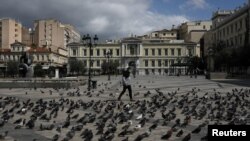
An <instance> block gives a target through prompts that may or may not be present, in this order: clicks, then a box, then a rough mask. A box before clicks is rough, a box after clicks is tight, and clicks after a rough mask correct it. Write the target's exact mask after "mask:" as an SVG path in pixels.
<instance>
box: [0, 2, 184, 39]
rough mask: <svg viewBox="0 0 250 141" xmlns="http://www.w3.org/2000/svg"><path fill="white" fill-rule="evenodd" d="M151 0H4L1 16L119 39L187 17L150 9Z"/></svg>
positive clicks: (0, 6)
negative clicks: (50, 22) (66, 25)
mask: <svg viewBox="0 0 250 141" xmlns="http://www.w3.org/2000/svg"><path fill="white" fill-rule="evenodd" d="M151 2H152V0H22V2H20V0H6V1H1V5H0V17H11V18H15V19H17V20H20V21H21V22H22V23H23V24H24V25H28V26H31V25H32V24H33V20H37V19H47V18H55V19H57V20H59V21H61V22H63V23H69V24H72V25H74V26H75V27H76V28H77V29H78V30H79V31H80V32H81V33H84V34H86V33H90V34H92V35H93V34H97V35H99V37H100V38H105V39H119V38H121V37H125V36H128V35H129V34H130V33H133V34H136V35H142V34H145V33H147V32H149V31H152V30H158V29H162V28H170V27H171V26H172V25H173V24H175V25H178V24H180V23H182V22H184V21H187V20H188V19H187V18H186V16H184V15H163V14H160V13H156V12H152V11H150V5H151Z"/></svg>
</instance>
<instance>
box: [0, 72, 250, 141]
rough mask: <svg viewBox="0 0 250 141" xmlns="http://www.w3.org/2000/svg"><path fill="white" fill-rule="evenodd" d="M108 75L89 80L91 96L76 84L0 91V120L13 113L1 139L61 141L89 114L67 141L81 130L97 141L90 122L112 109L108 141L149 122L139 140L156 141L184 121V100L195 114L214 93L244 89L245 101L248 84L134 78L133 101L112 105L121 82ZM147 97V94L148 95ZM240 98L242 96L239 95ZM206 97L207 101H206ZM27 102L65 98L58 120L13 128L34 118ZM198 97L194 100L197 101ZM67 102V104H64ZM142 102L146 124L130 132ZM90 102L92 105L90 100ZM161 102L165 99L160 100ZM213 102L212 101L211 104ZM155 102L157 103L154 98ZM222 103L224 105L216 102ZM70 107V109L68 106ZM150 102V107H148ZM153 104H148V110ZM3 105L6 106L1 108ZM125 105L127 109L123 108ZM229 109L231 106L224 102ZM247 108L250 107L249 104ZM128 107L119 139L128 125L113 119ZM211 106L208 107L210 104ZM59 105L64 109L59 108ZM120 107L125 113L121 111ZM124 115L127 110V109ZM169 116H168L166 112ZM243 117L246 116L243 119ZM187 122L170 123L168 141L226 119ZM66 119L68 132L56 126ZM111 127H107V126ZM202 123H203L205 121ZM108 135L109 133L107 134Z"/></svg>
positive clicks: (137, 132) (74, 139)
mask: <svg viewBox="0 0 250 141" xmlns="http://www.w3.org/2000/svg"><path fill="white" fill-rule="evenodd" d="M107 79H108V78H107V76H95V77H93V80H97V88H96V89H92V90H91V92H90V93H88V92H87V86H81V87H79V89H78V88H72V89H52V88H38V89H0V102H1V106H0V114H1V115H0V116H1V118H3V115H4V112H6V110H7V112H8V113H9V115H11V114H13V117H10V118H8V120H6V121H5V124H4V125H3V126H2V127H0V134H3V133H4V131H9V134H8V136H6V137H5V139H3V140H6V141H13V140H16V141H32V140H34V139H35V140H37V141H49V140H51V139H52V138H53V136H54V135H56V134H58V135H59V139H58V140H63V139H65V137H66V134H67V133H68V132H69V131H72V130H71V129H72V127H73V126H76V125H79V123H77V122H76V121H77V120H79V119H80V117H83V116H84V115H85V116H86V115H88V114H89V113H91V114H92V115H96V118H95V120H94V121H93V122H87V123H85V124H84V125H83V129H81V131H75V132H74V136H73V137H72V138H71V141H78V140H79V141H80V140H84V139H82V138H81V136H80V134H81V133H82V131H84V130H85V129H90V130H92V131H93V138H92V140H93V141H97V140H99V139H100V138H101V135H96V132H97V131H96V126H95V124H96V123H97V122H98V121H99V120H100V119H98V118H97V117H99V116H100V115H102V114H104V113H109V112H110V111H112V108H113V111H114V114H113V117H112V118H110V119H108V120H107V122H106V125H105V128H104V132H105V131H107V130H108V129H109V127H108V125H109V124H111V123H112V124H115V127H116V131H115V133H114V134H113V135H114V137H113V141H121V140H123V139H125V138H126V137H128V140H129V141H130V140H131V141H133V140H135V138H137V137H138V135H140V134H143V133H145V132H148V129H149V127H150V126H152V125H153V124H154V123H157V127H156V128H155V129H152V130H151V132H150V135H148V137H145V138H144V139H143V140H145V141H153V140H155V141H158V140H161V136H162V135H163V134H166V133H167V132H168V131H169V130H170V129H171V128H172V127H173V125H175V124H176V120H177V119H180V121H181V123H182V122H183V121H184V118H186V115H188V114H183V107H181V108H180V107H179V106H180V105H179V103H178V102H180V100H181V99H183V98H184V97H187V98H188V100H187V101H186V103H185V104H184V107H185V106H187V107H189V108H190V107H192V106H193V105H195V104H194V103H196V102H197V101H199V102H197V103H196V104H197V107H196V111H197V113H199V111H202V109H203V108H204V107H205V108H208V107H207V106H208V105H207V104H210V103H212V102H213V98H214V95H215V93H216V94H217V95H219V96H222V97H226V96H227V94H228V93H233V92H232V91H235V90H237V92H238V91H240V89H242V91H244V92H245V93H244V94H245V95H246V97H245V102H246V103H247V102H249V96H250V95H249V91H248V90H249V88H250V87H249V83H248V82H249V81H248V80H224V81H210V80H207V79H205V78H204V77H203V76H199V77H198V78H190V77H188V76H180V77H176V76H137V77H136V78H132V81H131V82H132V89H133V95H134V100H135V101H134V102H130V101H129V97H128V94H127V92H126V94H125V95H124V96H123V97H122V102H119V101H117V97H118V95H119V93H120V92H121V90H122V86H121V84H120V80H121V76H111V81H107ZM147 93H150V94H147ZM240 94H241V93H240ZM206 96H207V97H206ZM6 97H15V98H16V100H19V101H18V102H19V103H20V107H19V108H15V109H14V110H13V111H10V110H11V108H12V107H13V106H14V105H15V104H16V103H13V101H12V102H10V103H6V101H8V100H6ZM154 97H156V98H159V97H160V98H163V99H165V100H166V101H167V100H169V101H168V103H167V104H166V105H164V106H162V107H161V106H159V107H157V105H154V104H155V103H152V99H153V98H154ZM204 97H206V98H208V99H209V98H210V99H209V100H207V101H202V99H203V98H204ZM29 99H30V103H33V104H37V103H36V102H37V101H38V100H39V99H43V101H47V103H56V102H57V103H60V100H62V99H63V100H64V103H62V105H60V107H59V111H58V113H57V116H56V117H55V118H53V116H52V118H50V119H48V120H44V119H40V117H39V116H38V118H37V119H36V121H35V126H34V128H33V129H28V128H27V127H25V126H21V129H14V128H15V127H16V124H13V122H14V121H16V120H17V119H19V118H22V119H26V123H27V121H28V120H29V119H30V117H31V115H33V114H34V113H33V111H32V110H33V108H34V107H30V108H29V107H28V106H26V107H25V106H24V103H25V102H27V100H29ZM197 99H198V100H197ZM67 100H68V103H67V102H65V101H67ZM144 100H145V102H146V105H147V106H146V107H147V110H145V113H144V117H145V118H147V119H148V120H147V122H146V123H145V126H144V127H142V128H140V129H137V128H135V127H136V126H137V125H138V124H139V121H140V120H136V118H137V117H138V116H139V115H140V114H141V113H140V112H139V109H140V106H141V105H142V103H143V101H144ZM91 101H92V102H91ZM98 101H99V102H100V103H101V104H99V105H104V106H103V108H100V109H99V111H98V110H97V111H95V109H94V108H95V106H94V105H95V103H97V102H98ZM163 101H164V100H163ZM215 101H216V100H215ZM71 102H74V103H73V104H76V103H80V108H79V107H78V108H74V109H73V110H72V111H71V112H70V113H66V111H68V109H70V108H71V107H72V105H73V104H72V103H71ZM158 102H160V103H161V102H162V101H160V99H158ZM202 102H206V103H205V104H202ZM221 102H223V101H221ZM83 103H84V104H85V106H86V105H88V104H90V105H91V103H92V104H93V105H91V106H89V107H88V106H87V108H86V107H85V108H83V107H84V106H83V105H82V104H83ZM71 104H72V105H71ZM150 104H151V106H150ZM152 104H153V106H152ZM2 105H5V107H3V106H2ZM108 105H109V106H110V105H111V106H112V105H115V106H114V107H112V108H111V109H109V110H108V111H107V109H106V110H105V108H107V107H108ZM118 105H119V106H122V107H123V108H119V106H118ZM128 105H129V106H128ZM228 105H230V104H228ZM249 105H250V104H249ZM249 105H247V104H246V105H245V107H244V108H246V109H247V110H246V112H247V115H250V113H249ZM127 106H128V107H130V108H129V111H132V112H133V115H131V117H130V118H129V120H131V121H129V122H132V125H131V126H130V127H129V130H131V131H132V133H131V135H130V134H129V135H125V137H119V136H118V134H119V133H120V132H121V131H123V130H122V129H121V128H122V127H123V126H124V125H126V124H127V122H128V121H126V122H124V123H119V120H118V119H115V118H114V116H115V115H118V114H120V113H122V112H123V113H126V107H127ZM212 106H213V104H212ZM62 107H63V108H62ZM21 108H25V110H26V111H27V112H25V113H24V114H17V112H18V111H19V110H20V109H21ZM124 108H125V109H124ZM52 109H53V108H51V107H50V106H49V104H47V107H46V110H45V112H44V113H43V114H47V115H48V116H49V113H50V112H51V111H52ZM173 109H174V111H173V112H172V113H173V115H175V116H176V117H174V118H173V119H169V120H167V119H164V118H163V117H162V113H165V114H166V113H171V112H169V111H172V110H173ZM127 112H128V111H127ZM76 114H79V116H78V117H77V118H75V119H72V117H73V116H74V115H76ZM126 114H129V113H126ZM170 115H171V114H170ZM247 115H246V116H247ZM190 116H191V119H190V122H189V123H188V125H187V126H186V127H182V126H179V125H177V126H176V125H175V128H173V129H174V130H176V131H174V132H173V134H172V136H171V137H170V138H169V141H170V140H172V141H175V140H176V141H181V140H182V139H183V138H184V136H185V135H187V134H188V133H190V132H191V131H193V130H194V129H195V128H197V127H198V126H199V125H200V124H203V123H206V122H209V124H214V123H215V122H218V121H219V122H220V123H222V124H226V123H228V121H227V120H224V119H223V118H221V119H216V118H215V119H213V120H211V119H209V118H208V116H209V112H207V113H206V115H205V116H204V117H203V118H201V119H199V118H198V119H197V116H194V114H193V113H192V114H190ZM67 118H70V125H69V127H67V128H61V126H62V125H63V124H64V123H65V121H66V119H67ZM164 122H165V123H167V125H165V126H163V123H164ZM0 124H1V121H0ZM41 124H42V125H43V126H48V125H52V124H53V125H54V128H52V129H51V130H41V129H40V126H41ZM112 124H111V125H112ZM206 125H207V123H206ZM206 125H205V126H204V127H203V128H202V129H201V131H200V132H199V133H198V134H194V133H192V134H191V140H192V141H196V140H197V141H198V140H200V139H201V138H202V137H204V136H205V135H206V132H207V126H206ZM56 128H60V129H61V132H58V131H57V130H56ZM180 130H183V132H184V133H183V135H182V136H181V137H176V134H177V132H178V131H180ZM111 135H112V134H111ZM0 140H1V139H0Z"/></svg>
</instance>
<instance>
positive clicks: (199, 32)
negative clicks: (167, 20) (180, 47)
mask: <svg viewBox="0 0 250 141" xmlns="http://www.w3.org/2000/svg"><path fill="white" fill-rule="evenodd" d="M211 28H212V21H192V22H186V23H183V24H181V25H180V26H179V37H180V39H182V40H184V41H185V42H193V43H196V44H197V45H196V53H197V54H196V55H197V56H199V57H202V54H203V53H204V52H203V50H204V48H203V36H204V34H205V33H206V32H207V31H209V30H210V29H211Z"/></svg>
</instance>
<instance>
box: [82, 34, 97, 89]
mask: <svg viewBox="0 0 250 141" xmlns="http://www.w3.org/2000/svg"><path fill="white" fill-rule="evenodd" d="M92 40H93V42H92ZM82 41H83V44H84V46H86V47H88V48H89V73H88V75H89V80H88V91H90V90H91V64H92V61H91V56H92V54H91V51H92V47H95V46H97V41H98V37H97V35H95V36H94V38H93V39H92V38H91V37H90V36H89V34H87V35H84V36H83V37H82Z"/></svg>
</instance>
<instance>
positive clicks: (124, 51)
mask: <svg viewBox="0 0 250 141" xmlns="http://www.w3.org/2000/svg"><path fill="white" fill-rule="evenodd" d="M195 48H196V43H192V42H189V43H187V42H184V41H183V40H172V39H160V38H147V39H145V38H137V37H128V38H124V39H122V40H121V41H120V42H117V43H104V44H98V45H97V46H96V47H94V48H93V49H92V50H93V51H91V52H90V50H89V48H88V47H86V46H84V45H83V44H82V43H70V44H68V53H69V58H71V59H72V58H76V59H79V60H82V61H83V62H84V64H86V67H87V68H88V67H89V65H90V62H89V55H91V57H92V63H91V67H92V71H93V72H96V71H98V72H100V70H101V64H102V63H103V62H105V61H107V58H106V57H105V54H106V52H107V51H110V52H111V53H112V57H111V58H110V59H111V60H113V61H119V64H120V67H119V69H125V68H127V67H129V66H130V67H132V68H133V70H135V72H136V74H137V75H148V74H155V75H172V74H177V73H181V74H185V73H186V72H187V61H188V59H189V58H190V57H191V56H195V54H196V49H195Z"/></svg>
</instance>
